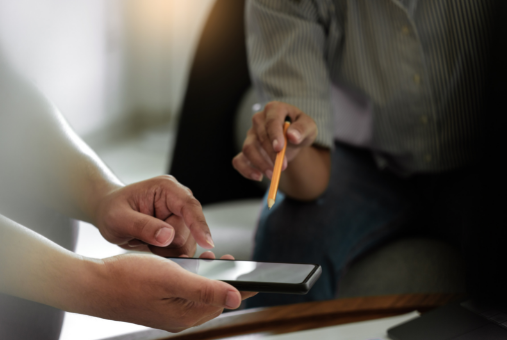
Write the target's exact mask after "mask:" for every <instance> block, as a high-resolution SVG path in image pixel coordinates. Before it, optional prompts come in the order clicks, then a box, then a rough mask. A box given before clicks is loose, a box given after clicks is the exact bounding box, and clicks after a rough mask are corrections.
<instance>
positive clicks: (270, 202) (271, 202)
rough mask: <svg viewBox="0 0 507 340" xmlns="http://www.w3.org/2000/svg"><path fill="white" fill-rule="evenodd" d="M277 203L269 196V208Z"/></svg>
mask: <svg viewBox="0 0 507 340" xmlns="http://www.w3.org/2000/svg"><path fill="white" fill-rule="evenodd" d="M274 204H275V200H274V199H271V198H268V208H269V209H271V207H272V206H273V205H274Z"/></svg>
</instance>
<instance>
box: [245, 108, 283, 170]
mask: <svg viewBox="0 0 507 340" xmlns="http://www.w3.org/2000/svg"><path fill="white" fill-rule="evenodd" d="M264 114H265V113H264V112H262V116H260V115H259V116H257V117H256V116H254V118H252V129H250V130H249V131H248V132H249V134H253V135H254V136H255V140H256V141H257V142H258V143H259V145H260V147H259V149H263V150H264V153H265V154H266V156H267V158H268V159H269V164H270V165H271V168H273V166H272V165H273V164H274V161H275V158H276V153H277V151H275V150H274V149H273V141H272V140H271V139H270V138H269V136H268V133H267V131H266V123H267V122H266V120H265V117H264Z"/></svg>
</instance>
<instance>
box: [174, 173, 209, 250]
mask: <svg viewBox="0 0 507 340" xmlns="http://www.w3.org/2000/svg"><path fill="white" fill-rule="evenodd" d="M166 183H167V184H168V185H165V186H164V191H165V195H164V196H165V205H166V207H167V209H168V210H169V211H171V212H172V213H173V214H175V215H177V216H180V217H182V218H183V221H184V222H185V225H186V226H187V227H188V228H189V229H190V232H191V233H192V236H193V237H194V238H195V240H196V242H197V244H199V245H200V246H201V247H203V248H206V249H211V248H213V247H215V245H214V243H213V239H212V237H211V232H210V230H209V227H208V224H207V223H206V218H205V217H204V213H203V212H202V206H201V203H199V201H198V200H197V199H196V198H195V197H194V195H193V194H192V193H191V191H190V190H188V189H187V188H186V187H185V186H183V185H181V184H180V183H179V182H178V181H177V180H176V179H175V178H174V177H172V178H171V181H169V182H166Z"/></svg>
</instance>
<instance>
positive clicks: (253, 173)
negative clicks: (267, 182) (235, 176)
mask: <svg viewBox="0 0 507 340" xmlns="http://www.w3.org/2000/svg"><path fill="white" fill-rule="evenodd" d="M232 166H233V167H234V169H236V170H237V171H238V172H239V173H240V174H241V175H242V176H243V177H245V178H248V179H251V180H254V181H259V182H260V181H262V172H260V171H259V170H258V169H256V168H254V167H253V166H252V165H251V163H250V162H249V161H248V159H247V158H246V157H245V155H244V154H243V153H242V152H240V153H239V154H238V155H237V156H236V157H234V158H233V159H232Z"/></svg>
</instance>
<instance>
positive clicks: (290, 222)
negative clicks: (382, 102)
mask: <svg viewBox="0 0 507 340" xmlns="http://www.w3.org/2000/svg"><path fill="white" fill-rule="evenodd" d="M472 169H473V167H469V168H467V169H461V170H457V171H452V172H447V173H443V174H438V175H437V174H426V175H414V176H411V177H410V178H401V177H398V176H397V175H395V174H394V173H392V172H390V171H388V170H379V168H378V167H377V165H376V164H375V162H374V160H373V157H372V155H371V153H370V152H369V151H366V150H364V149H358V148H354V147H350V146H347V145H344V144H339V143H337V144H336V148H335V149H334V151H333V152H332V169H331V178H330V183H329V185H328V188H327V190H326V192H325V193H323V194H322V196H321V197H319V198H318V199H317V200H315V201H312V202H301V201H296V200H293V199H290V198H288V197H285V196H284V195H283V194H282V193H278V196H277V199H276V203H275V205H274V206H273V207H272V209H268V208H267V206H264V208H263V210H262V212H261V217H260V220H259V225H258V229H257V232H256V236H255V248H254V254H253V260H255V261H272V262H296V263H297V262H299V263H317V264H320V265H321V266H322V270H323V271H322V275H321V277H320V279H319V280H318V281H317V282H316V283H315V285H314V286H313V288H312V289H311V290H310V292H309V293H308V294H307V295H289V294H258V295H257V296H255V297H253V298H250V299H248V300H247V302H246V306H247V308H250V307H260V306H274V305H283V304H289V303H298V302H306V301H315V300H327V299H332V298H334V297H335V296H336V294H337V287H338V282H339V278H340V275H341V274H342V273H343V270H344V269H345V268H346V266H347V265H348V264H350V263H351V261H353V260H354V259H355V258H356V257H357V256H358V255H361V254H363V253H364V252H366V251H368V250H370V249H372V248H374V247H376V246H379V245H381V244H382V243H384V242H386V241H387V240H389V239H393V238H395V237H400V236H402V235H406V234H410V235H419V234H421V235H424V236H428V237H435V238H439V239H445V240H448V241H450V242H457V243H459V242H460V233H459V228H461V225H460V222H459V221H461V219H462V218H465V217H464V216H462V215H463V212H464V211H466V209H470V208H473V206H474V204H475V203H474V201H473V200H469V199H468V198H469V197H470V196H471V195H472V194H471V187H473V183H476V180H475V179H476V177H477V176H476V173H475V171H473V170H472ZM470 206H471V207H470Z"/></svg>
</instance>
